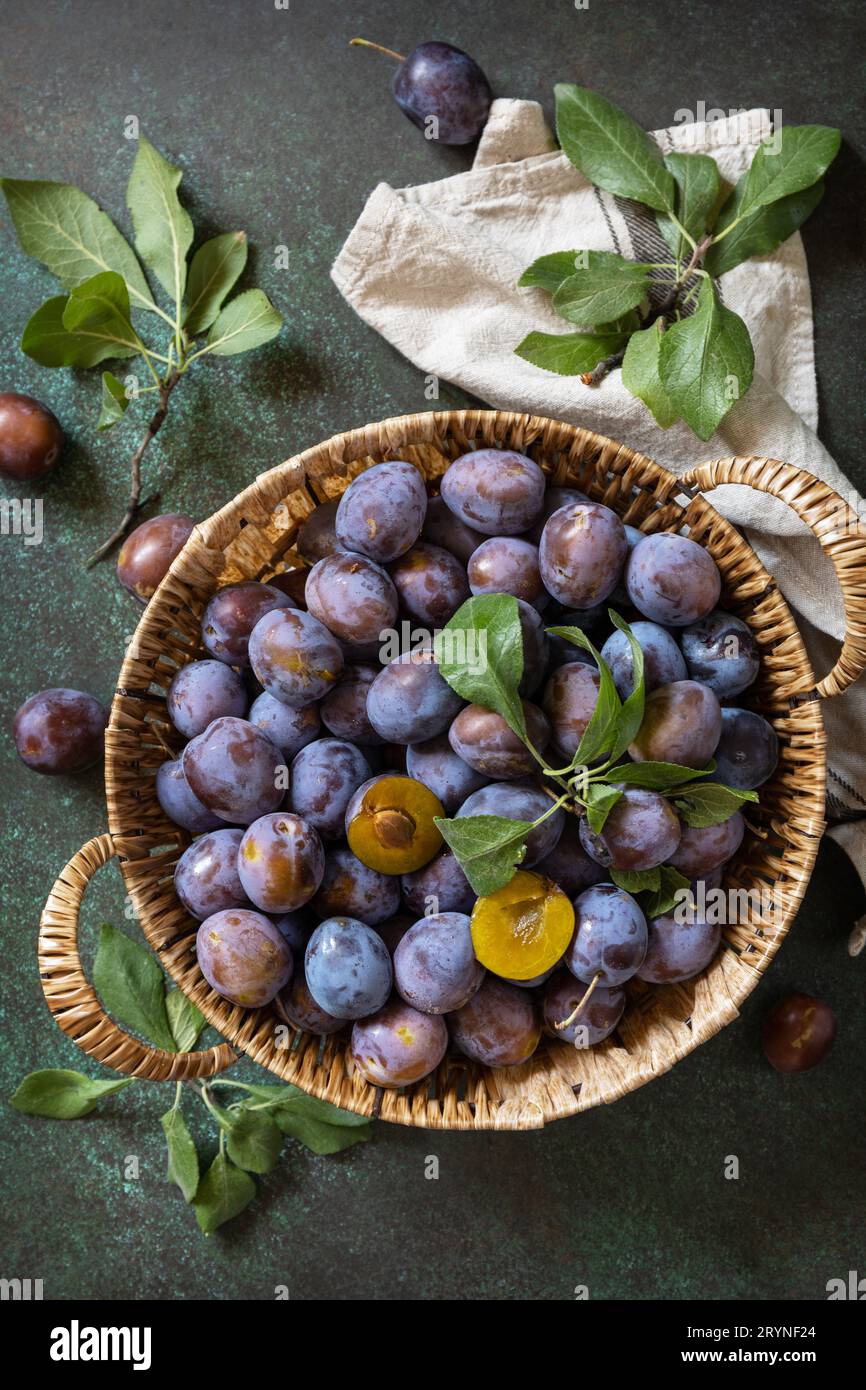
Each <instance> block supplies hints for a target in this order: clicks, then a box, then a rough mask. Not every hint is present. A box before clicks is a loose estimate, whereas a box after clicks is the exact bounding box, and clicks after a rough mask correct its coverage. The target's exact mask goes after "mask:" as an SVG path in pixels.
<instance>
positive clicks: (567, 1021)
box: [556, 970, 601, 1032]
mask: <svg viewBox="0 0 866 1390" xmlns="http://www.w3.org/2000/svg"><path fill="white" fill-rule="evenodd" d="M600 979H601V971H600V970H599V971H597V972H596V974H595V975H593V977H592V983H591V985H590V986H589V988H588V990H587V991H586V993H585V994H584V996H583V998H582V999H581V1001H580V1003H579V1004H578V1006H577V1008H576V1009H575V1010H574V1011H573V1013H570V1014H569V1015H568V1018H564V1019H563V1020H562V1022H561V1023H557V1025H556V1027H557V1028H558V1029H559V1031H560V1032H561V1031H562V1029H563V1028H568V1027H569V1025H570V1024H572V1023H573V1022H574V1020H575V1019H576V1018H577V1017H578V1015H579V1013H580V1011H581V1009H582V1008H583V1007H584V1005H585V1004H588V1003H589V999H590V995H591V994H592V991H593V990H594V989H595V987H596V985H597V984H598V982H599V980H600Z"/></svg>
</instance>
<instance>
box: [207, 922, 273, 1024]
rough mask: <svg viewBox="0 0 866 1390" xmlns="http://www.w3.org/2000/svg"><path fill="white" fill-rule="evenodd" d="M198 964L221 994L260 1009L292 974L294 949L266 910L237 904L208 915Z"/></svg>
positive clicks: (236, 1002)
mask: <svg viewBox="0 0 866 1390" xmlns="http://www.w3.org/2000/svg"><path fill="white" fill-rule="evenodd" d="M196 957H197V959H198V963H199V968H200V969H201V972H202V974H203V975H204V977H205V979H206V980H207V982H208V984H209V985H210V987H211V989H215V990H216V992H217V994H221V995H222V996H223V998H224V999H228V1000H229V1001H230V1002H231V1003H232V1004H240V1005H241V1006H242V1007H243V1008H245V1009H261V1008H263V1007H264V1005H265V1004H269V1003H270V1002H271V1000H272V999H273V998H274V996H275V995H276V994H277V993H278V992H279V990H281V989H283V988H284V987H285V986H286V985H287V984H288V983H289V981H290V980H291V978H292V953H291V951H290V950H289V946H288V944H287V942H286V941H285V940H284V939H283V937H282V936H281V935H280V933H279V932H278V931H277V928H276V927H275V926H274V924H273V922H271V921H270V920H269V918H267V917H265V916H263V915H262V913H261V912H252V911H250V910H249V909H247V908H240V907H232V908H229V909H228V911H226V912H216V913H214V915H213V917H208V918H207V919H206V920H205V921H204V922H202V924H201V926H200V927H199V929H198V933H197V935H196Z"/></svg>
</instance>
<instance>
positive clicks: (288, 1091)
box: [244, 1082, 304, 1105]
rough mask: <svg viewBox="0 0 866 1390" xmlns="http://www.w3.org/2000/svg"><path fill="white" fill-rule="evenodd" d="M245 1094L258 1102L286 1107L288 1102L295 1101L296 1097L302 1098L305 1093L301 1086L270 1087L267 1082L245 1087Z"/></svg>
mask: <svg viewBox="0 0 866 1390" xmlns="http://www.w3.org/2000/svg"><path fill="white" fill-rule="evenodd" d="M244 1093H245V1094H246V1095H247V1096H249V1097H250V1099H253V1098H255V1100H256V1102H261V1101H264V1102H266V1103H267V1104H268V1105H285V1104H286V1102H287V1101H289V1100H294V1098H295V1096H302V1095H304V1092H303V1091H302V1090H301V1089H300V1087H299V1086H292V1085H291V1084H288V1083H287V1084H286V1085H284V1086H276V1085H273V1084H271V1085H268V1084H267V1083H265V1082H258V1083H255V1082H254V1083H253V1084H252V1085H249V1086H248V1085H246V1084H245V1085H244Z"/></svg>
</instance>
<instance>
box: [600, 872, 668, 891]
mask: <svg viewBox="0 0 866 1390" xmlns="http://www.w3.org/2000/svg"><path fill="white" fill-rule="evenodd" d="M610 876H611V878H612V879H613V881H614V883H615V884H616V886H617V888H622V889H624V891H625V892H626V893H644V892H647V891H649V892H650V893H657V892H658V890H659V889H660V888H661V882H662V877H661V870H660V869H611V871H610Z"/></svg>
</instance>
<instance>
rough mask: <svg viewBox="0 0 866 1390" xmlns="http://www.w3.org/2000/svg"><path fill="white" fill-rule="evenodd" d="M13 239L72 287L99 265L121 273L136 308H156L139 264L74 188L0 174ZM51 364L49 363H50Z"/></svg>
mask: <svg viewBox="0 0 866 1390" xmlns="http://www.w3.org/2000/svg"><path fill="white" fill-rule="evenodd" d="M0 183H2V185H3V192H4V193H5V195H6V201H7V203H8V204H9V212H10V213H11V216H12V221H13V223H14V224H15V230H16V232H17V233H18V240H19V241H20V243H21V246H22V249H23V250H24V251H26V252H27V254H28V256H33V257H35V259H36V260H37V261H40V262H41V263H42V265H44V266H46V267H47V269H48V270H50V271H51V273H52V275H56V276H57V279H58V280H59V281H60V283H61V285H62V286H63V288H64V289H65V290H73V289H75V287H76V285H80V284H81V282H82V280H87V279H88V278H89V277H90V276H91V275H95V274H96V273H97V271H100V270H114V271H117V273H118V274H119V275H122V276H123V278H124V280H125V281H126V285H127V289H128V290H129V294H130V296H131V298H132V301H133V303H134V304H135V307H136V308H137V309H149V310H154V311H155V309H156V305H155V304H154V302H153V295H152V294H151V292H150V290H149V288H148V285H147V281H146V280H145V278H144V275H143V274H142V270H141V266H140V265H139V263H138V261H137V260H136V258H135V253H134V251H133V249H132V247H131V246H130V245H129V242H128V241H126V240H125V238H124V237H122V236H121V234H120V232H119V231H118V230H117V228H116V227H115V225H114V223H113V222H112V221H111V218H110V217H108V216H107V215H106V214H105V213H104V212H102V211H100V209H99V207H98V206H97V205H96V203H95V202H94V201H93V199H92V198H88V196H87V194H86V193H82V192H81V189H80V188H75V187H74V186H73V185H72V184H71V183H49V182H46V181H45V180H43V179H0ZM51 365H53V364H51Z"/></svg>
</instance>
